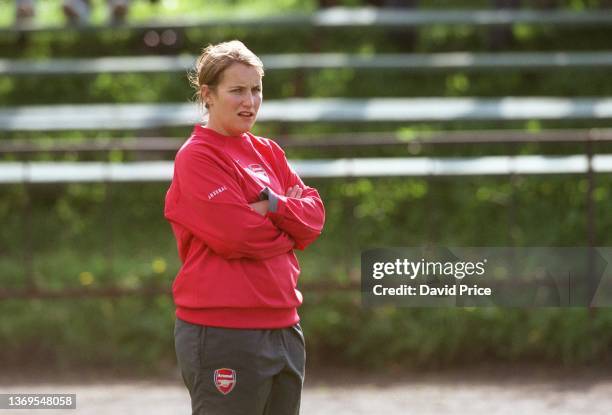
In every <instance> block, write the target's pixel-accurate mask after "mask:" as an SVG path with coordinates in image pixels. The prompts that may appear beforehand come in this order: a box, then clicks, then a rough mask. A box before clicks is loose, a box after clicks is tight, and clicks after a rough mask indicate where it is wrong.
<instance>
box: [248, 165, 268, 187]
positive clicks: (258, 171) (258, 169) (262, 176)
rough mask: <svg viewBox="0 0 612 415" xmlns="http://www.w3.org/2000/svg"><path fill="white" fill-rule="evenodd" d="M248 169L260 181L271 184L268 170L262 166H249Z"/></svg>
mask: <svg viewBox="0 0 612 415" xmlns="http://www.w3.org/2000/svg"><path fill="white" fill-rule="evenodd" d="M247 169H249V171H250V172H251V173H252V174H253V175H254V176H255V177H257V178H258V179H259V180H262V181H264V182H266V183H270V179H269V178H268V174H267V173H266V170H265V169H264V168H263V167H262V166H261V164H249V166H248V167H247Z"/></svg>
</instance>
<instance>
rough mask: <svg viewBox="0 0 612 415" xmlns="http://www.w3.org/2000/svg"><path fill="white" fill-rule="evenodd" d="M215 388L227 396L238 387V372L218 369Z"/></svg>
mask: <svg viewBox="0 0 612 415" xmlns="http://www.w3.org/2000/svg"><path fill="white" fill-rule="evenodd" d="M214 380H215V386H216V387H217V390H219V392H221V393H222V394H224V395H227V394H228V393H230V392H231V391H232V389H234V386H236V371H235V370H234V369H227V368H223V369H217V370H215V379H214Z"/></svg>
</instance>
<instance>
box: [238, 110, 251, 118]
mask: <svg viewBox="0 0 612 415" xmlns="http://www.w3.org/2000/svg"><path fill="white" fill-rule="evenodd" d="M238 116H240V117H242V118H247V119H248V118H253V116H255V113H254V112H250V111H241V112H239V113H238Z"/></svg>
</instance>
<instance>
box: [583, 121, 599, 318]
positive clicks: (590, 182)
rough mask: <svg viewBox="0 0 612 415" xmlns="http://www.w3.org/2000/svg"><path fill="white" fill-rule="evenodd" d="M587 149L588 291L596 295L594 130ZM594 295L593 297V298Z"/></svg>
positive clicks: (592, 314)
mask: <svg viewBox="0 0 612 415" xmlns="http://www.w3.org/2000/svg"><path fill="white" fill-rule="evenodd" d="M585 151H586V156H587V192H586V215H587V218H586V219H587V242H588V246H589V250H588V252H589V253H588V264H587V278H588V285H587V286H588V293H589V295H591V296H594V294H595V291H596V290H597V286H596V280H595V251H594V250H595V246H596V244H597V242H596V238H597V235H596V232H597V231H596V228H595V226H596V223H595V200H594V198H593V193H594V191H595V173H594V172H593V141H592V131H589V132H588V134H587V139H586V143H585ZM592 299H593V297H591V300H592ZM595 313H596V310H595V308H593V307H589V315H590V317H591V318H593V317H595Z"/></svg>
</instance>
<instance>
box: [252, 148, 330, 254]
mask: <svg viewBox="0 0 612 415" xmlns="http://www.w3.org/2000/svg"><path fill="white" fill-rule="evenodd" d="M275 146H276V147H275V153H276V159H277V166H279V168H280V169H281V170H282V172H281V173H282V175H283V176H284V178H285V185H286V189H288V188H289V187H291V186H294V185H296V184H297V185H299V186H300V187H301V188H302V189H303V191H302V197H301V198H299V199H296V198H292V197H287V196H284V195H280V194H277V193H275V192H273V191H272V190H271V189H270V188H265V189H264V190H263V192H262V194H263V195H264V197H267V199H268V200H269V207H268V213H267V217H269V218H270V219H271V220H272V222H274V224H275V225H276V226H278V227H279V228H280V229H282V230H283V231H285V232H287V233H288V234H289V235H290V236H291V237H292V238H293V239H294V240H295V248H296V249H300V250H303V249H305V248H306V247H307V246H308V245H310V244H311V243H312V242H314V241H315V240H316V239H317V238H318V237H319V235H321V232H322V230H323V224H324V223H325V208H324V206H323V201H322V200H321V196H320V195H319V192H318V191H317V190H316V189H314V188H312V187H309V186H306V185H305V184H304V182H303V181H302V179H300V177H299V176H298V175H297V173H295V171H294V170H293V169H292V168H291V166H290V165H289V163H288V162H287V158H286V157H285V153H284V151H283V150H282V149H281V148H280V147H278V146H277V145H276V144H275Z"/></svg>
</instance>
